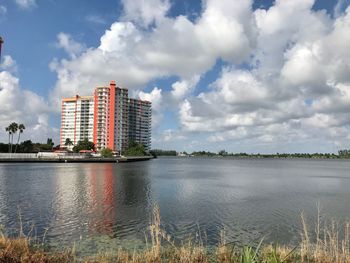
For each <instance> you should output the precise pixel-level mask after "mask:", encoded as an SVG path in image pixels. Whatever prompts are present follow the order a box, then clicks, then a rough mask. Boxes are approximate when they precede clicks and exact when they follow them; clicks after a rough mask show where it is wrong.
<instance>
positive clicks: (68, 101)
mask: <svg viewBox="0 0 350 263" xmlns="http://www.w3.org/2000/svg"><path fill="white" fill-rule="evenodd" d="M93 121H94V98H93V96H78V95H76V96H75V97H72V98H65V99H63V100H62V105H61V135H60V145H62V146H63V145H65V143H66V139H70V141H71V142H72V144H73V145H76V144H77V143H78V142H79V141H82V140H84V139H88V140H89V141H92V140H93V127H94V126H93Z"/></svg>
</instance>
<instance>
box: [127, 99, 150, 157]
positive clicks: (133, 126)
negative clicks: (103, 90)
mask: <svg viewBox="0 0 350 263" xmlns="http://www.w3.org/2000/svg"><path fill="white" fill-rule="evenodd" d="M151 123H152V104H151V103H150V102H149V101H143V100H136V99H129V136H128V137H129V140H130V141H134V142H137V143H140V144H143V145H144V146H145V149H146V151H149V150H150V149H151V132H152V130H151V129H152V127H151Z"/></svg>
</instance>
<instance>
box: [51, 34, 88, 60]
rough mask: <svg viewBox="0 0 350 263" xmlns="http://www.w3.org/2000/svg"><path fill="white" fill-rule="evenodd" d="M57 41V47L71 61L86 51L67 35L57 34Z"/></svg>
mask: <svg viewBox="0 0 350 263" xmlns="http://www.w3.org/2000/svg"><path fill="white" fill-rule="evenodd" d="M57 40H58V42H57V43H56V45H57V47H58V48H62V49H64V50H65V51H66V52H67V53H68V55H69V56H70V57H71V58H73V59H74V58H76V56H78V55H80V54H81V53H82V52H83V51H84V50H85V49H86V48H85V46H84V45H83V44H80V43H78V42H76V41H75V40H74V39H72V37H71V36H70V35H69V34H66V33H59V34H58V35H57Z"/></svg>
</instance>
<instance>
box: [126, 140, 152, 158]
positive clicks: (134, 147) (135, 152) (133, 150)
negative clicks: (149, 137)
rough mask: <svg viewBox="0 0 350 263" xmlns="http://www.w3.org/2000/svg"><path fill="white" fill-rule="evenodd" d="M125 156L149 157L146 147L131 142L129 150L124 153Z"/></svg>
mask: <svg viewBox="0 0 350 263" xmlns="http://www.w3.org/2000/svg"><path fill="white" fill-rule="evenodd" d="M123 155H126V156H145V155H147V153H146V150H145V146H144V145H142V144H140V143H137V142H135V141H130V142H129V148H128V149H127V150H126V151H124V152H123Z"/></svg>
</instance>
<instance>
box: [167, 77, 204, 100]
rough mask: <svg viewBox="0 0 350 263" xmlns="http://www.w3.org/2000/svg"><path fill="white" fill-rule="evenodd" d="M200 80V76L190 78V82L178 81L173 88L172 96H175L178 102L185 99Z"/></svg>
mask: <svg viewBox="0 0 350 263" xmlns="http://www.w3.org/2000/svg"><path fill="white" fill-rule="evenodd" d="M199 79H200V76H199V75H194V76H193V77H192V78H190V79H188V80H187V79H185V80H181V81H176V82H175V83H173V84H172V86H171V87H172V91H171V94H172V95H173V97H174V98H175V99H176V100H178V99H182V98H183V97H185V96H186V95H188V93H189V92H190V91H191V90H193V89H194V88H195V86H196V85H197V83H198V81H199Z"/></svg>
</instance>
